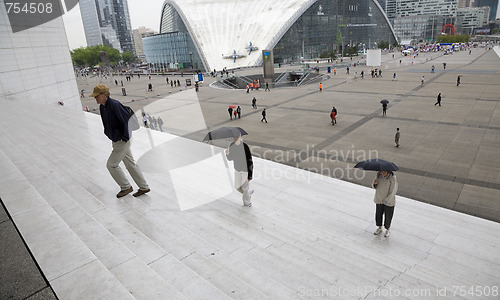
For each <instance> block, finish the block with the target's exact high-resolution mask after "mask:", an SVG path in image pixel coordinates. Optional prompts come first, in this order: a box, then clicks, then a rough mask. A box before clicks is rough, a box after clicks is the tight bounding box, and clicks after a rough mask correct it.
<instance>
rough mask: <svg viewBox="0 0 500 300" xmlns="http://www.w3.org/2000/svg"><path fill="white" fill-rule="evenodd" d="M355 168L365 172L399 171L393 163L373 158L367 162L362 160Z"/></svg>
mask: <svg viewBox="0 0 500 300" xmlns="http://www.w3.org/2000/svg"><path fill="white" fill-rule="evenodd" d="M354 167H355V168H360V169H363V170H367V171H397V170H399V168H398V166H396V165H395V164H394V163H393V162H390V161H387V160H383V159H378V158H373V159H368V160H363V161H360V162H358V163H357V164H356V165H355V166H354Z"/></svg>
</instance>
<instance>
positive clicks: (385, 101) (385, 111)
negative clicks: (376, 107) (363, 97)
mask: <svg viewBox="0 0 500 300" xmlns="http://www.w3.org/2000/svg"><path fill="white" fill-rule="evenodd" d="M380 103H382V115H383V116H385V115H386V114H387V104H389V100H387V99H383V100H381V101H380Z"/></svg>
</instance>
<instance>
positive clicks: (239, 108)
mask: <svg viewBox="0 0 500 300" xmlns="http://www.w3.org/2000/svg"><path fill="white" fill-rule="evenodd" d="M236 113H237V114H238V119H241V107H240V106H239V105H238V107H237V108H236Z"/></svg>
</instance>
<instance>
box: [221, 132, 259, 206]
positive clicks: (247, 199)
mask: <svg viewBox="0 0 500 300" xmlns="http://www.w3.org/2000/svg"><path fill="white" fill-rule="evenodd" d="M225 153H226V158H227V160H229V161H233V162H234V187H235V188H236V190H237V191H238V192H240V193H241V194H242V200H243V206H245V207H252V194H253V192H254V191H253V190H251V189H250V181H251V180H252V176H253V160H252V153H251V152H250V147H248V145H247V144H246V143H245V142H243V139H242V138H241V135H240V136H239V137H235V138H234V142H233V143H231V145H229V147H228V149H226V150H225Z"/></svg>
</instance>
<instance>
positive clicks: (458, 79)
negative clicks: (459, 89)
mask: <svg viewBox="0 0 500 300" xmlns="http://www.w3.org/2000/svg"><path fill="white" fill-rule="evenodd" d="M461 77H462V75H458V77H457V86H459V85H460V78H461Z"/></svg>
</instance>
